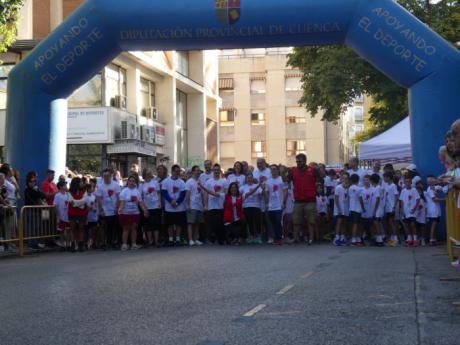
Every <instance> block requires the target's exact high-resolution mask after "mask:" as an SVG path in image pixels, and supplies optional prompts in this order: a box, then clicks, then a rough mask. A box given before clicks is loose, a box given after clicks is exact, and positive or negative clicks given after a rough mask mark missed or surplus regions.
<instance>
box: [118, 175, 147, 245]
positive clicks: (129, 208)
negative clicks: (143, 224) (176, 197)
mask: <svg viewBox="0 0 460 345" xmlns="http://www.w3.org/2000/svg"><path fill="white" fill-rule="evenodd" d="M136 181H137V180H136V177H135V176H133V175H131V176H129V177H128V181H127V187H126V188H125V189H123V191H122V192H121V193H120V205H119V207H118V215H119V221H120V225H121V226H122V227H123V235H122V242H123V244H122V246H121V250H122V251H126V250H128V238H129V235H130V234H131V249H133V250H134V249H139V248H140V246H138V245H137V244H136V240H137V226H138V225H139V221H140V216H139V215H140V211H139V207H140V208H141V209H142V211H143V212H144V217H145V218H149V211H148V210H147V208H146V207H145V205H144V202H143V201H142V195H141V193H140V192H139V190H138V188H137V183H136Z"/></svg>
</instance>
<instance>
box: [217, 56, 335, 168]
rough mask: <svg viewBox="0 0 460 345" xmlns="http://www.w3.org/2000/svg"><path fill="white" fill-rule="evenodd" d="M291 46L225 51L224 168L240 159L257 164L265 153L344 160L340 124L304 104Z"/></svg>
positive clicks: (279, 158)
mask: <svg viewBox="0 0 460 345" xmlns="http://www.w3.org/2000/svg"><path fill="white" fill-rule="evenodd" d="M290 51H291V49H290V48H274V49H237V50H225V51H222V52H221V54H220V57H219V84H220V97H221V98H222V107H221V109H220V112H219V118H220V124H219V137H220V139H219V140H220V156H221V163H222V165H223V167H224V168H229V167H231V166H232V165H233V162H234V161H236V160H244V161H248V162H250V164H252V165H255V163H256V160H257V158H259V157H263V158H266V159H267V161H269V162H273V163H281V164H286V165H289V166H291V165H295V156H296V155H297V154H299V153H305V154H307V156H308V160H309V161H310V162H311V161H315V162H318V163H320V162H321V163H327V164H336V163H339V160H340V159H339V127H338V126H337V125H335V124H331V123H327V122H323V121H321V114H318V115H317V116H316V117H314V118H312V117H311V115H310V114H309V113H308V112H307V110H306V109H305V108H304V107H302V106H300V105H299V100H300V98H301V96H302V89H301V79H302V74H301V73H300V72H299V71H297V70H293V69H292V68H291V67H289V66H287V55H288V54H289V53H290Z"/></svg>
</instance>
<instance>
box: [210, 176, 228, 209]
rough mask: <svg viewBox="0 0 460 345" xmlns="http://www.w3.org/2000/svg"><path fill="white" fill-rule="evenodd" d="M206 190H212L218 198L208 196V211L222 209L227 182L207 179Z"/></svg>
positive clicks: (221, 179)
mask: <svg viewBox="0 0 460 345" xmlns="http://www.w3.org/2000/svg"><path fill="white" fill-rule="evenodd" d="M205 187H206V189H208V190H212V191H214V192H215V193H218V194H219V197H216V196H214V195H211V194H209V195H208V210H222V209H223V208H224V201H225V188H226V187H227V181H226V180H224V179H223V178H220V179H217V180H216V179H215V178H212V179H209V180H208V182H206V186H205Z"/></svg>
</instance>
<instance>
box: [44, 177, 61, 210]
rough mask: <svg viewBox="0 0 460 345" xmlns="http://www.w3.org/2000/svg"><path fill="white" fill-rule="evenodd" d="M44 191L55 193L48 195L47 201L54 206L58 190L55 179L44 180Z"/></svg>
mask: <svg viewBox="0 0 460 345" xmlns="http://www.w3.org/2000/svg"><path fill="white" fill-rule="evenodd" d="M42 192H43V193H45V194H48V193H53V195H51V196H47V197H46V203H47V204H48V205H50V206H53V201H54V194H56V193H57V192H58V187H57V186H56V184H55V183H54V182H53V181H48V180H45V181H43V183H42Z"/></svg>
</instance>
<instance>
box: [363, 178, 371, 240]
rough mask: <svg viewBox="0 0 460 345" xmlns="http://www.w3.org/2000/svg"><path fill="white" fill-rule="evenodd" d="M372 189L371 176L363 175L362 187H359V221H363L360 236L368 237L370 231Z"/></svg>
mask: <svg viewBox="0 0 460 345" xmlns="http://www.w3.org/2000/svg"><path fill="white" fill-rule="evenodd" d="M373 191H374V189H373V188H372V186H371V177H370V176H369V175H365V176H364V177H363V188H361V201H362V207H363V212H362V213H361V221H362V223H363V231H362V237H363V239H364V238H366V237H370V236H371V233H372V193H373Z"/></svg>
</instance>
